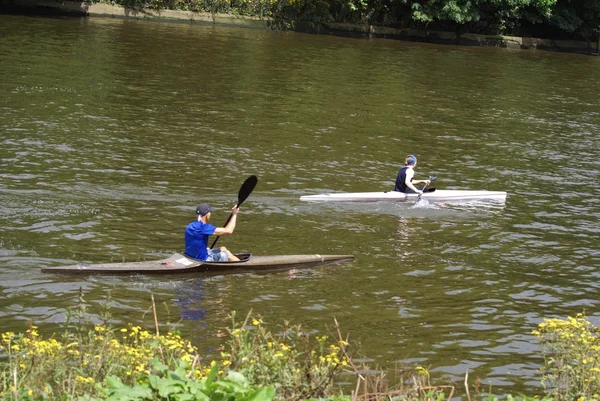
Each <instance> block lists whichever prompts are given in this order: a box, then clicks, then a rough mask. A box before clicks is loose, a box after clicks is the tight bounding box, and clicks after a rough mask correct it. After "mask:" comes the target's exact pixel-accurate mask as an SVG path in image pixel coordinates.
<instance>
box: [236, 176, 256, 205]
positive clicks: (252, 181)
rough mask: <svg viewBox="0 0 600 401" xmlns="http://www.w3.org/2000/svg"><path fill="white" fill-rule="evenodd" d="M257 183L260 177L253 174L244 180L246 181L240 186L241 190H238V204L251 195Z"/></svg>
mask: <svg viewBox="0 0 600 401" xmlns="http://www.w3.org/2000/svg"><path fill="white" fill-rule="evenodd" d="M257 183H258V178H256V176H255V175H251V176H250V177H248V178H246V181H244V183H243V184H242V186H241V187H240V191H239V192H238V202H237V205H238V206H240V205H241V204H242V203H244V201H245V200H246V199H248V196H250V194H251V193H252V191H253V190H254V187H255V186H256V184H257Z"/></svg>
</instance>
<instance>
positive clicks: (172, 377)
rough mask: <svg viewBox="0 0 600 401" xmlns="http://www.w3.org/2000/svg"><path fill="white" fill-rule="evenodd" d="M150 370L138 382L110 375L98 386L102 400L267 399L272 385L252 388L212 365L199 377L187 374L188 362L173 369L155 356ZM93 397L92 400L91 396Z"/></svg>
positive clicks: (272, 393) (238, 376)
mask: <svg viewBox="0 0 600 401" xmlns="http://www.w3.org/2000/svg"><path fill="white" fill-rule="evenodd" d="M153 368H154V369H153V372H154V373H151V374H149V375H147V376H145V377H144V378H143V379H142V380H141V383H138V384H134V385H126V384H124V383H123V382H122V381H121V380H120V379H119V378H118V377H115V376H110V377H108V378H107V380H106V386H100V387H99V389H100V390H101V391H102V392H103V393H104V395H105V397H106V398H99V399H98V400H100V399H102V400H106V401H234V400H235V401H271V400H272V399H273V395H274V394H275V389H274V388H273V387H269V386H267V387H259V388H254V387H252V386H250V384H249V382H248V380H247V379H246V378H245V377H244V376H243V375H241V374H240V373H237V372H234V371H231V370H230V371H229V372H228V373H227V376H225V377H219V376H218V369H219V366H218V365H215V366H213V368H212V369H211V371H210V372H209V374H208V375H207V376H205V377H203V378H202V379H199V380H198V379H193V378H190V377H189V373H188V372H189V366H187V364H186V363H181V364H180V365H179V366H178V367H177V368H176V369H175V370H171V369H169V368H168V367H167V366H166V365H164V364H162V363H161V362H159V361H157V360H155V361H154V365H153ZM94 401H95V400H94Z"/></svg>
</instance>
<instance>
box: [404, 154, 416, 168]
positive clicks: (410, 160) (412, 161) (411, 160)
mask: <svg viewBox="0 0 600 401" xmlns="http://www.w3.org/2000/svg"><path fill="white" fill-rule="evenodd" d="M406 162H407V165H409V166H412V165H413V164H417V156H415V155H408V156H406Z"/></svg>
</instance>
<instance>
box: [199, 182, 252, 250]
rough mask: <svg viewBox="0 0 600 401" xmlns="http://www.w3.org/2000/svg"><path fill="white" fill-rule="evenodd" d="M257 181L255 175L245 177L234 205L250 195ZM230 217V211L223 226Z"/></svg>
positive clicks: (212, 246)
mask: <svg viewBox="0 0 600 401" xmlns="http://www.w3.org/2000/svg"><path fill="white" fill-rule="evenodd" d="M257 182H258V178H256V176H255V175H251V176H250V177H248V178H246V181H244V183H243V184H242V186H241V187H240V190H239V191H238V201H237V204H236V205H235V207H240V206H241V205H242V203H244V201H245V200H246V199H248V196H250V194H251V193H252V191H253V190H254V187H255V186H256V183H257ZM232 217H233V213H231V214H230V215H229V217H228V218H227V221H226V222H225V224H224V225H223V227H227V224H229V222H230V221H231V218H232ZM219 238H221V237H220V236H217V238H215V240H214V241H213V243H212V245H211V246H210V249H213V248H214V247H215V244H216V243H217V241H218V240H219Z"/></svg>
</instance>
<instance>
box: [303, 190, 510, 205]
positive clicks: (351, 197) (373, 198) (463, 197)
mask: <svg viewBox="0 0 600 401" xmlns="http://www.w3.org/2000/svg"><path fill="white" fill-rule="evenodd" d="M418 199H419V195H418V194H405V193H403V192H395V191H388V192H341V193H340V192H338V193H326V194H319V195H305V196H301V197H300V200H303V201H308V202H377V201H394V202H404V201H416V200H418ZM421 199H426V200H427V201H430V202H447V201H479V200H481V201H494V202H504V201H506V192H501V191H465V190H449V189H435V190H433V191H432V192H425V193H424V194H423V195H421Z"/></svg>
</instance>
